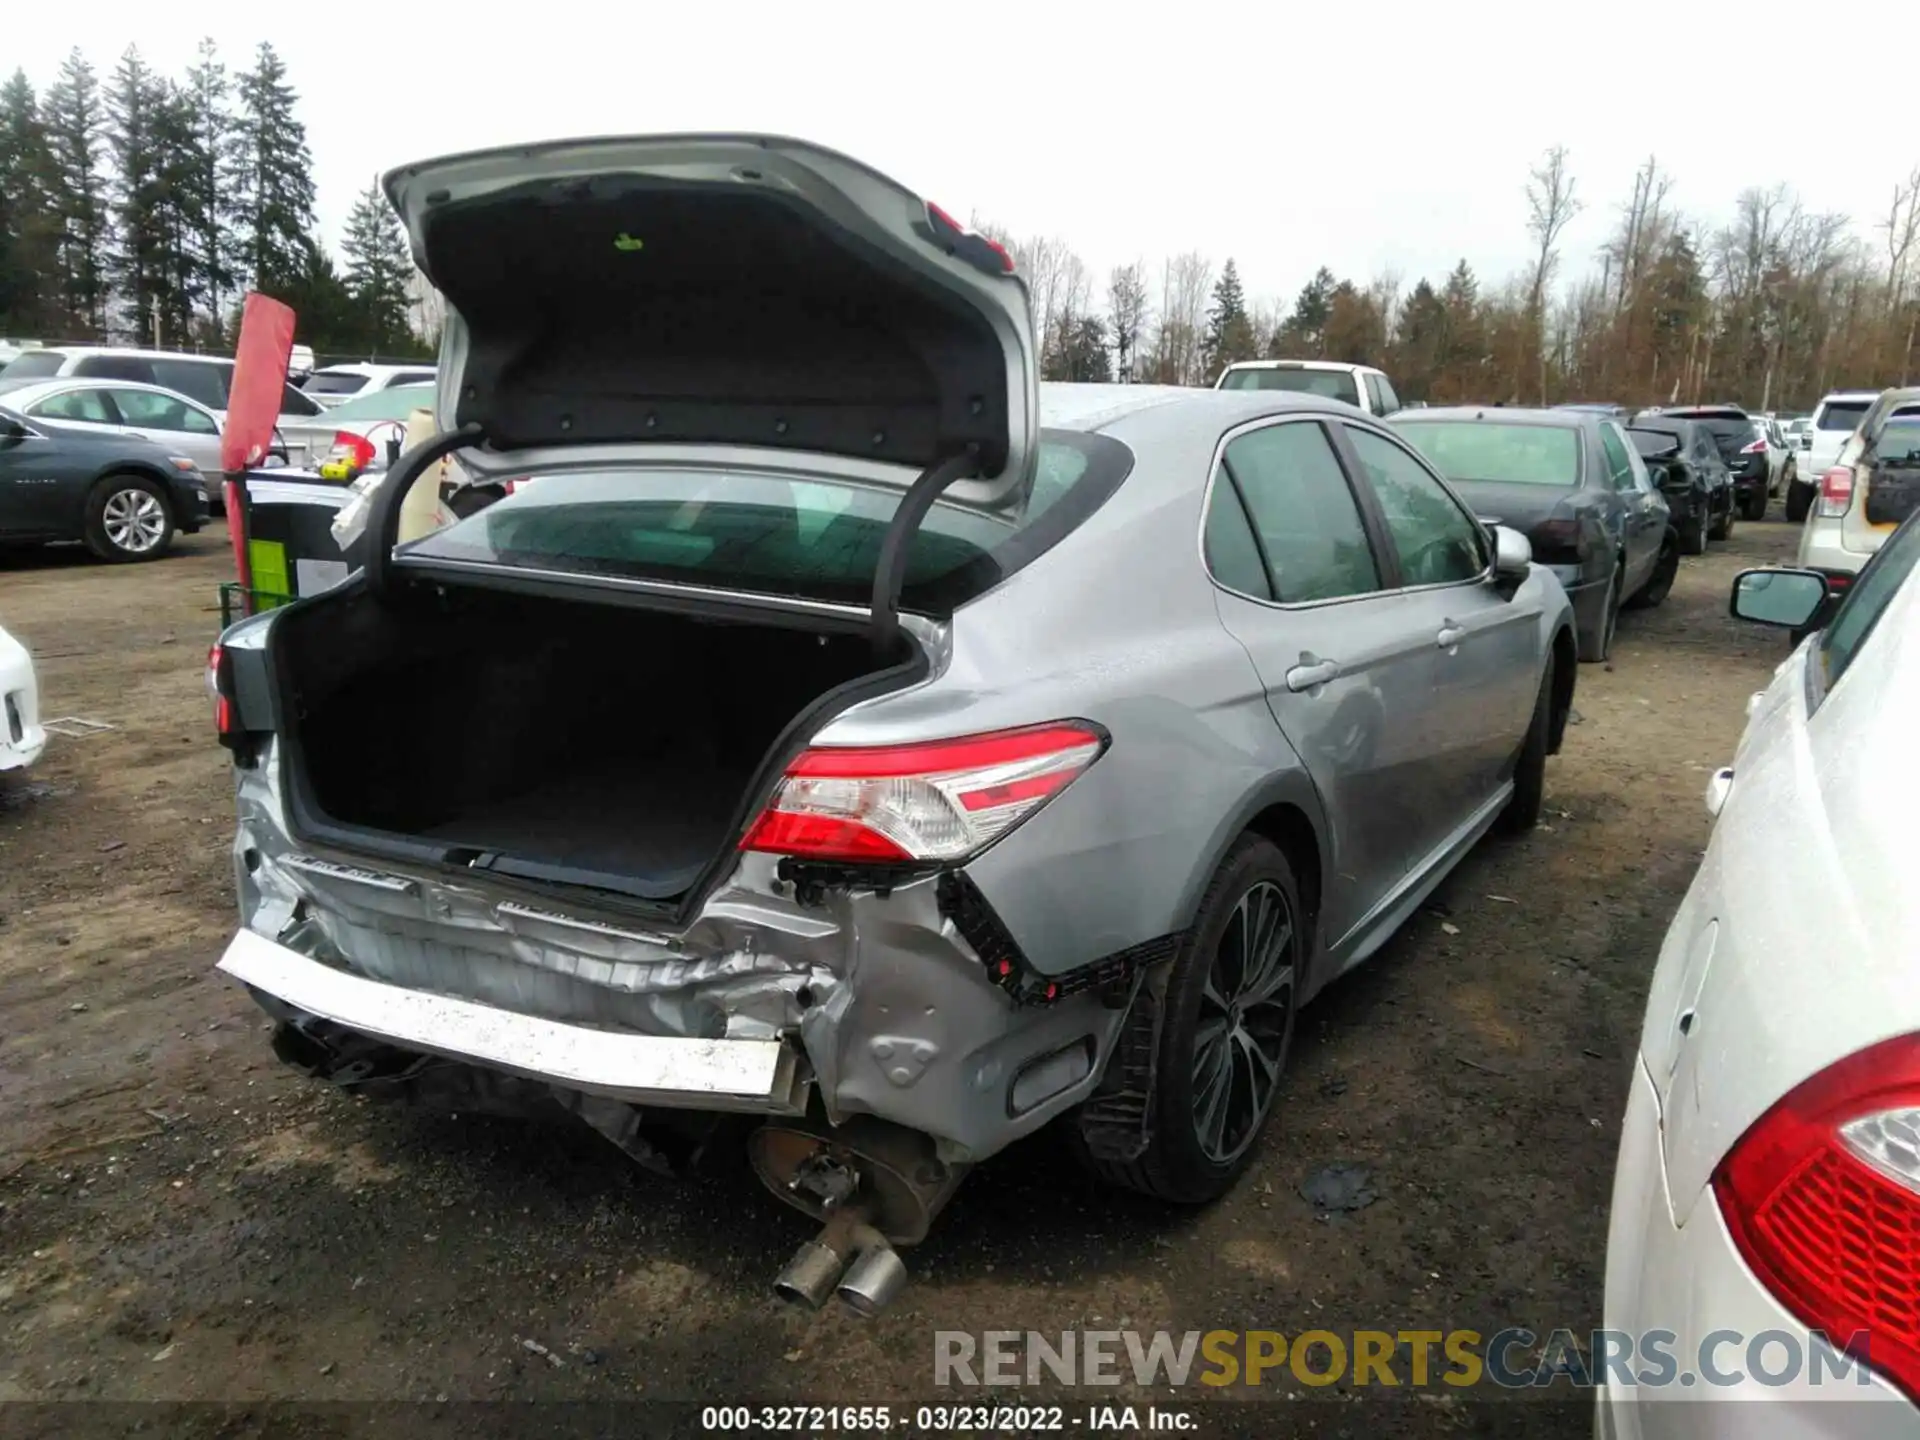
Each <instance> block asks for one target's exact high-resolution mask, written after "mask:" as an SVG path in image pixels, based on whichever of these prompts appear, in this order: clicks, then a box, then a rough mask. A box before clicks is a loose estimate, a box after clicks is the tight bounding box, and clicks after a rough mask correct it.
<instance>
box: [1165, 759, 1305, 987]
mask: <svg viewBox="0 0 1920 1440" xmlns="http://www.w3.org/2000/svg"><path fill="white" fill-rule="evenodd" d="M1246 834H1254V835H1258V836H1260V837H1261V838H1263V839H1265V840H1269V841H1271V842H1272V843H1273V844H1274V845H1275V846H1277V847H1278V848H1279V850H1280V853H1281V854H1283V855H1285V856H1286V857H1287V863H1288V864H1289V865H1290V866H1292V867H1293V873H1294V879H1295V880H1296V881H1298V882H1299V885H1300V904H1301V907H1302V908H1303V909H1304V910H1305V911H1306V915H1307V921H1308V923H1309V924H1311V925H1312V926H1313V933H1314V936H1315V945H1316V948H1317V947H1318V945H1319V938H1320V925H1319V921H1320V917H1321V915H1322V914H1323V913H1324V911H1325V902H1326V877H1327V876H1328V874H1330V873H1331V870H1332V860H1333V857H1332V854H1331V847H1330V844H1329V841H1328V830H1327V817H1326V810H1325V807H1323V806H1322V805H1321V803H1320V793H1319V791H1318V790H1317V789H1316V788H1315V787H1314V784H1313V780H1312V778H1311V777H1310V776H1309V775H1308V774H1307V772H1306V771H1305V770H1304V769H1301V770H1286V771H1282V772H1280V773H1278V774H1275V775H1270V776H1268V777H1267V778H1266V779H1265V780H1264V781H1262V782H1261V783H1260V784H1258V785H1256V786H1254V787H1253V788H1252V789H1251V790H1250V791H1248V793H1247V794H1246V795H1245V796H1243V797H1242V798H1241V801H1240V803H1239V804H1238V805H1237V806H1235V807H1234V808H1233V809H1232V810H1231V811H1229V812H1228V814H1227V816H1226V818H1225V819H1223V820H1222V821H1221V823H1220V825H1219V826H1218V828H1216V830H1215V831H1214V833H1213V836H1212V838H1211V840H1210V841H1209V843H1208V845H1207V847H1206V849H1205V850H1204V852H1203V853H1202V854H1201V856H1200V863H1199V864H1198V865H1197V866H1196V867H1195V869H1194V872H1193V874H1192V875H1191V876H1189V877H1188V880H1187V885H1186V889H1185V891H1184V892H1183V894H1182V897H1181V903H1180V924H1181V928H1182V929H1183V930H1186V929H1190V928H1192V926H1193V924H1194V922H1195V920H1196V918H1197V917H1198V914H1199V909H1200V901H1201V898H1202V897H1203V896H1204V895H1205V894H1206V889H1207V885H1208V884H1209V882H1211V881H1212V879H1213V877H1214V874H1215V873H1216V872H1217V871H1218V870H1219V869H1220V866H1221V864H1222V863H1223V862H1224V861H1225V860H1226V858H1227V853H1228V852H1229V851H1230V850H1231V849H1232V848H1233V845H1234V842H1235V841H1237V840H1238V839H1239V838H1240V837H1241V836H1242V835H1246ZM1309 963H1310V964H1311V960H1310V961H1309Z"/></svg>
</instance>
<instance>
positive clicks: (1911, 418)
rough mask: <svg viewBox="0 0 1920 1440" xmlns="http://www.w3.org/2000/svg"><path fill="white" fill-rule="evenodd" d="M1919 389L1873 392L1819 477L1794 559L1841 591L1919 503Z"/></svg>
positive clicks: (1832, 587)
mask: <svg viewBox="0 0 1920 1440" xmlns="http://www.w3.org/2000/svg"><path fill="white" fill-rule="evenodd" d="M1916 425H1920V388H1915V389H1907V390H1887V391H1883V392H1882V393H1880V394H1879V395H1876V396H1875V397H1874V399H1873V402H1872V404H1870V405H1869V406H1868V407H1867V409H1866V412H1865V413H1864V414H1863V415H1862V416H1861V417H1860V419H1859V421H1858V424H1857V427H1856V428H1855V429H1854V431H1853V433H1852V434H1850V435H1848V436H1847V438H1846V440H1845V442H1844V443H1842V445H1841V446H1840V450H1839V453H1838V454H1837V455H1835V456H1834V459H1833V463H1832V464H1831V465H1829V466H1828V467H1827V468H1826V469H1825V470H1823V471H1822V472H1821V473H1820V475H1819V476H1818V480H1817V483H1818V484H1819V487H1820V489H1819V494H1818V496H1817V498H1816V499H1815V501H1814V506H1813V513H1812V514H1811V515H1809V516H1808V517H1807V522H1806V526H1805V528H1804V529H1802V530H1801V532H1800V552H1799V556H1798V563H1799V564H1800V565H1801V566H1803V567H1804V568H1806V569H1809V570H1818V571H1820V572H1821V573H1822V574H1823V575H1825V576H1826V577H1827V583H1828V586H1829V587H1830V588H1831V589H1833V590H1836V591H1838V590H1843V589H1845V588H1846V586H1847V585H1849V584H1851V583H1852V581H1853V577H1854V576H1855V575H1856V574H1858V573H1859V572H1860V568H1861V567H1862V566H1863V565H1865V564H1866V563H1867V561H1868V560H1870V559H1871V558H1872V557H1873V554H1874V552H1875V551H1876V550H1878V549H1879V548H1880V547H1881V545H1882V544H1884V543H1885V542H1886V539H1887V537H1888V536H1889V535H1891V534H1892V533H1893V531H1894V529H1895V527H1896V526H1898V525H1899V524H1900V522H1901V521H1903V520H1905V519H1906V518H1907V516H1908V515H1909V514H1910V513H1912V511H1913V510H1914V509H1915V508H1916V506H1917V505H1920V457H1916V456H1915V454H1914V427H1915V426H1916Z"/></svg>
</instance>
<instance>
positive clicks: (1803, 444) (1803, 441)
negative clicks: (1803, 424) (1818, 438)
mask: <svg viewBox="0 0 1920 1440" xmlns="http://www.w3.org/2000/svg"><path fill="white" fill-rule="evenodd" d="M1799 438H1800V448H1801V449H1802V450H1811V449H1812V448H1813V432H1812V431H1809V430H1802V431H1801V432H1800V437H1799Z"/></svg>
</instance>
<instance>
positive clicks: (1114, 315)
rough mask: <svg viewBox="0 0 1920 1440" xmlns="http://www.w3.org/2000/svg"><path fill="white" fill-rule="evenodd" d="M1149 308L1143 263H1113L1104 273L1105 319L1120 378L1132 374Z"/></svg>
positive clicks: (1129, 376) (1122, 378) (1125, 378)
mask: <svg viewBox="0 0 1920 1440" xmlns="http://www.w3.org/2000/svg"><path fill="white" fill-rule="evenodd" d="M1150 309H1151V307H1150V306H1149V304H1148V301H1147V277H1146V266H1145V265H1144V264H1143V263H1142V262H1140V261H1138V260H1135V261H1134V262H1133V263H1132V264H1131V265H1116V266H1115V267H1114V269H1113V272H1112V273H1111V274H1110V275H1108V276H1107V323H1108V326H1109V329H1110V331H1111V333H1112V337H1113V349H1114V364H1115V366H1116V368H1117V374H1118V378H1119V379H1120V380H1122V381H1127V380H1131V379H1133V378H1134V370H1135V368H1136V361H1137V356H1138V354H1139V350H1140V341H1141V339H1142V337H1143V335H1144V333H1145V331H1146V328H1147V317H1148V315H1149V313H1150Z"/></svg>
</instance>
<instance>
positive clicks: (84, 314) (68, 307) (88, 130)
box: [41, 46, 107, 335]
mask: <svg viewBox="0 0 1920 1440" xmlns="http://www.w3.org/2000/svg"><path fill="white" fill-rule="evenodd" d="M41 119H42V123H43V124H44V125H45V126H46V131H47V147H48V150H49V152H50V154H51V156H52V161H53V164H52V168H51V173H50V179H51V181H52V199H53V208H54V212H55V213H56V214H57V215H58V216H59V217H60V235H59V251H58V256H57V259H56V267H57V273H56V274H55V276H54V277H53V281H54V284H55V286H56V287H57V289H58V294H59V296H60V301H61V309H62V311H63V312H64V314H63V318H64V320H65V322H66V323H67V324H68V325H71V326H72V327H74V328H75V329H77V330H86V331H89V332H91V333H93V334H96V335H97V334H99V333H100V331H101V330H102V329H103V328H104V324H105V319H106V301H107V263H106V261H107V256H106V250H107V198H106V189H107V186H106V178H105V176H104V175H103V174H102V173H101V170H102V166H101V162H102V159H103V155H102V151H103V149H104V146H103V145H102V131H103V129H104V127H105V124H106V116H105V115H104V114H103V113H102V110H101V105H100V82H99V80H98V79H97V78H96V77H95V76H94V73H93V67H92V66H91V65H89V64H88V63H87V58H86V56H85V55H83V54H81V53H80V48H79V47H78V46H75V47H74V49H73V51H72V53H71V54H69V55H68V56H67V58H66V61H65V62H64V63H63V64H62V65H61V66H60V78H59V79H58V80H57V81H55V82H54V85H53V87H52V88H51V89H50V90H48V91H47V98H46V104H45V106H44V107H43V109H42V112H41Z"/></svg>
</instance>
